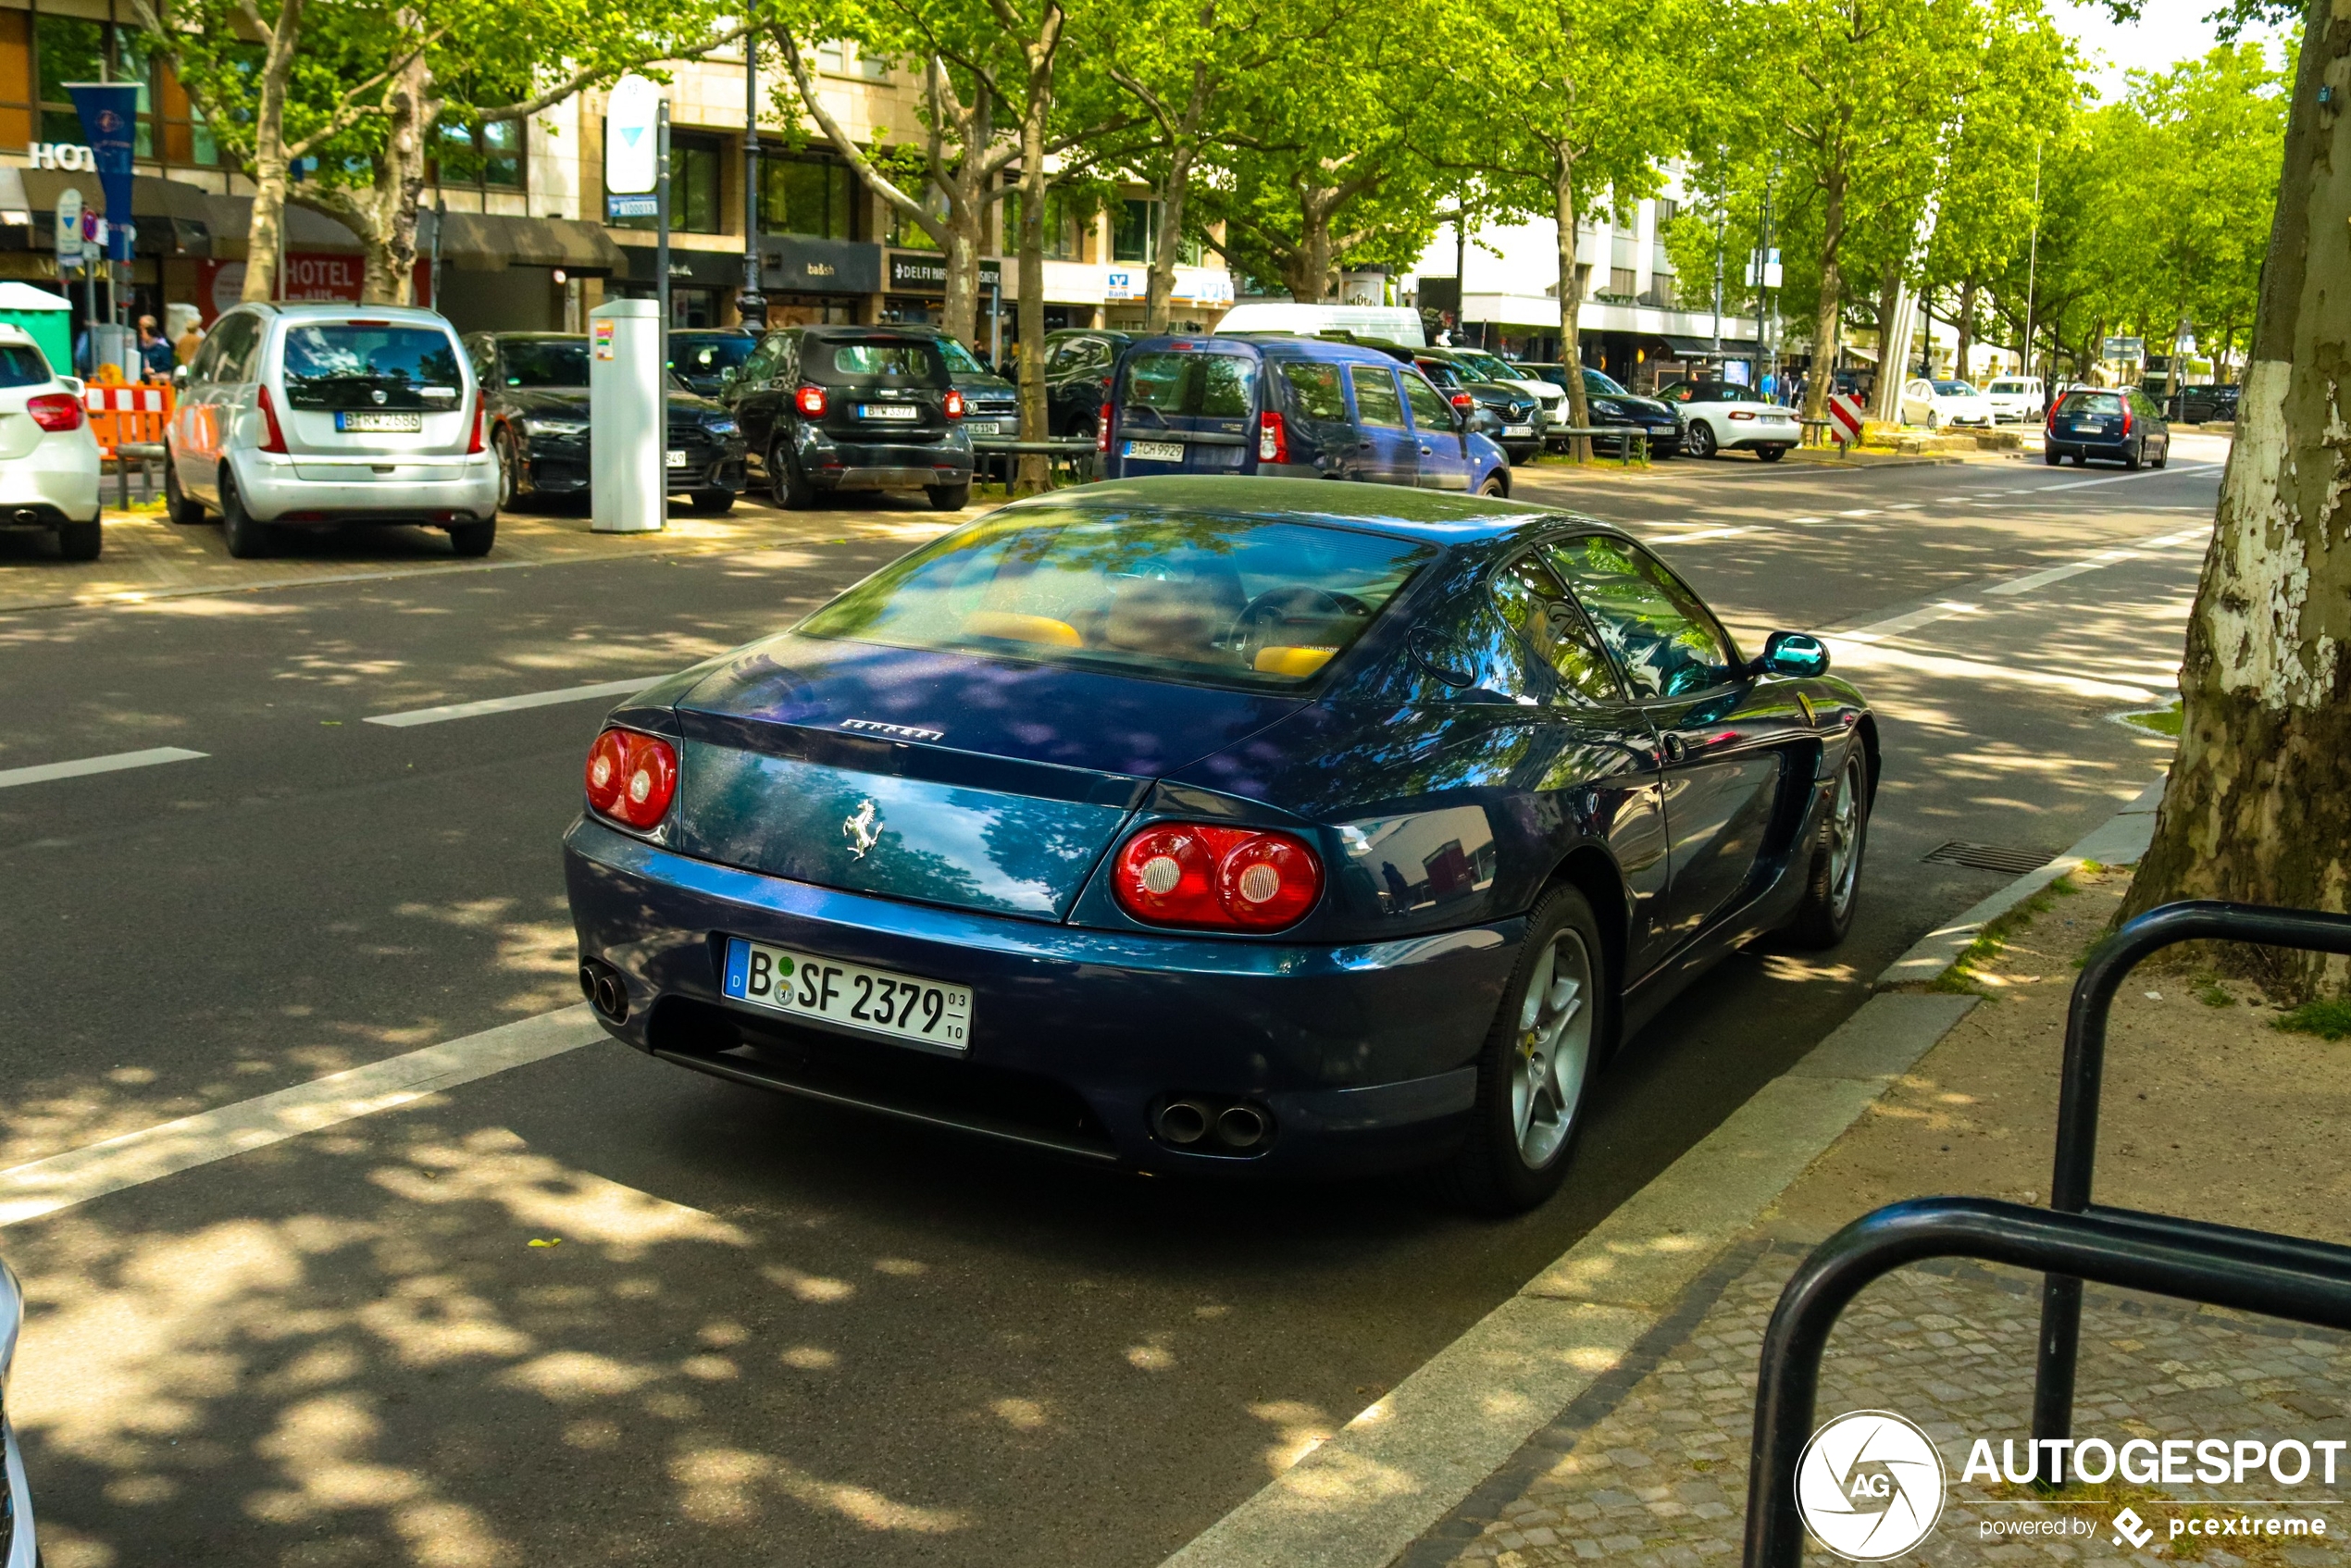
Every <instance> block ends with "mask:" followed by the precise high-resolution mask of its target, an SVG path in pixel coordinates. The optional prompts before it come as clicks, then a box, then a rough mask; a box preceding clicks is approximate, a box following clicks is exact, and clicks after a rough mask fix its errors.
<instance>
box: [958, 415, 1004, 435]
mask: <svg viewBox="0 0 2351 1568" xmlns="http://www.w3.org/2000/svg"><path fill="white" fill-rule="evenodd" d="M964 429H965V430H966V431H968V432H970V433H971V434H973V435H976V436H992V435H1001V434H1002V433H1003V429H1004V427H1003V426H1001V425H1000V424H998V423H997V422H996V421H995V420H993V419H966V420H964Z"/></svg>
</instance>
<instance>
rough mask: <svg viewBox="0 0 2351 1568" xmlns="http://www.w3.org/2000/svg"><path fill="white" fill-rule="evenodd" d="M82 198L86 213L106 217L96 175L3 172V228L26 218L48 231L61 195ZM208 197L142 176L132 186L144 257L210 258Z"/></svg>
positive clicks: (133, 214) (0, 183)
mask: <svg viewBox="0 0 2351 1568" xmlns="http://www.w3.org/2000/svg"><path fill="white" fill-rule="evenodd" d="M68 187H70V188H71V189H73V190H76V191H79V192H81V205H82V209H83V210H84V211H86V212H93V213H98V214H100V215H104V214H105V213H106V191H105V190H104V189H103V188H102V187H101V186H100V185H99V183H98V177H97V176H96V175H95V174H86V173H83V172H81V171H80V170H68V169H56V168H0V222H10V223H13V222H15V221H16V216H21V217H23V218H25V219H26V220H27V221H29V222H31V223H32V224H33V225H34V226H35V227H36V228H44V229H45V228H46V226H47V219H48V215H50V214H51V213H54V212H56V210H57V196H58V193H61V192H63V191H65V190H66V189H68ZM131 221H132V222H133V223H135V224H136V225H138V228H139V243H138V245H137V247H136V249H137V251H138V252H139V254H140V255H211V254H212V228H211V224H210V222H209V215H208V214H207V213H206V211H205V193H203V192H202V191H200V190H198V189H196V187H194V186H193V185H187V184H182V183H181V182H180V181H179V180H158V179H155V177H154V176H152V175H145V174H142V175H136V176H133V177H132V179H131Z"/></svg>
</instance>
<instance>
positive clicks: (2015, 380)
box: [1984, 376, 2049, 424]
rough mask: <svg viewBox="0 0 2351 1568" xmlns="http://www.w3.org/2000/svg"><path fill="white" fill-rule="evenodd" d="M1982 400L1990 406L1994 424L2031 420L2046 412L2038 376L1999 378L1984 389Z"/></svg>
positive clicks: (2046, 408) (2045, 399) (2047, 403)
mask: <svg viewBox="0 0 2351 1568" xmlns="http://www.w3.org/2000/svg"><path fill="white" fill-rule="evenodd" d="M1984 401H1985V402H1986V403H1989V404H1991V405H1992V419H1993V422H1994V423H1995V424H1996V423H1998V422H1999V421H2000V420H2002V419H2024V420H2033V419H2038V418H2040V417H2043V416H2044V415H2046V413H2047V412H2048V408H2049V402H2048V397H2047V395H2046V393H2045V392H2043V391H2042V389H2041V378H2040V377H2038V376H1999V377H1996V378H1994V380H1993V382H1992V384H1991V385H1990V386H1988V387H1986V388H1984Z"/></svg>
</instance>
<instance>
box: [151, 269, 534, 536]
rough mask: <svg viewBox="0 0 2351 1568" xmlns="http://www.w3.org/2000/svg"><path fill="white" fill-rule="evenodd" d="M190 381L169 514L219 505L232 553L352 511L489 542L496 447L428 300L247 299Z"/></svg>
mask: <svg viewBox="0 0 2351 1568" xmlns="http://www.w3.org/2000/svg"><path fill="white" fill-rule="evenodd" d="M485 433H486V432H485V429H484V427H483V422H482V408H481V392H480V388H479V387H478V386H477V385H476V384H475V381H474V374H473V368H472V367H471V366H470V365H468V364H467V363H466V355H464V353H463V352H462V351H461V350H460V349H459V348H458V345H457V335H456V333H455V332H454V331H453V330H451V328H450V326H449V323H448V322H447V321H446V320H444V319H443V318H442V317H440V316H438V315H436V314H434V313H433V312H432V311H429V310H417V309H412V308H408V307H404V306H399V305H239V306H238V307H237V308H235V309H234V310H230V311H228V312H226V313H224V314H223V315H222V316H221V317H220V319H219V320H218V321H216V322H214V323H213V327H212V330H211V332H210V333H209V334H207V335H206V336H205V342H204V347H203V348H201V349H199V350H198V351H197V352H196V356H195V358H194V359H193V361H191V362H190V364H189V365H188V366H187V367H186V368H185V369H184V370H183V371H182V372H181V373H180V404H179V408H178V411H177V412H176V413H175V414H174V415H173V417H172V420H171V426H170V429H169V432H168V437H167V444H168V447H169V450H170V461H169V462H168V464H167V465H166V475H165V483H166V486H167V490H168V496H169V501H170V506H171V516H172V520H173V521H175V522H180V523H200V522H203V521H204V520H205V513H206V511H207V510H211V511H217V512H218V513H219V514H220V521H221V525H222V528H223V529H224V531H225V532H226V533H227V535H228V542H229V554H231V555H237V556H252V555H259V554H265V553H266V552H267V550H268V548H269V545H270V543H271V541H272V539H273V537H274V535H275V534H276V532H277V531H278V530H279V529H288V528H303V527H315V526H321V525H332V524H336V523H347V522H371V523H417V524H420V525H422V526H424V527H427V528H438V529H447V530H448V533H449V542H450V544H451V545H452V546H453V547H454V549H455V550H456V553H457V554H460V555H483V554H489V551H490V546H491V542H492V541H494V540H495V539H496V537H497V529H498V461H497V458H496V456H495V455H494V454H491V451H490V448H489V445H488V443H487V442H485V441H484V440H483V437H484V435H485Z"/></svg>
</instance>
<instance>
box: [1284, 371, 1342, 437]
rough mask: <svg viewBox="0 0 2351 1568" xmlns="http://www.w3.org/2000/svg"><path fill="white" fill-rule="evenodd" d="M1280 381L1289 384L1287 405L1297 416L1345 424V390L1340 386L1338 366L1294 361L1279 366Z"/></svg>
mask: <svg viewBox="0 0 2351 1568" xmlns="http://www.w3.org/2000/svg"><path fill="white" fill-rule="evenodd" d="M1282 380H1285V381H1287V383H1289V403H1290V407H1291V408H1292V409H1294V410H1295V411H1296V412H1297V414H1298V416H1299V417H1300V418H1301V419H1325V420H1328V421H1329V422H1330V423H1332V424H1334V425H1344V424H1346V423H1347V389H1346V388H1344V387H1342V386H1340V385H1339V382H1338V367H1337V366H1336V365H1319V364H1316V363H1314V362H1313V361H1312V360H1293V361H1291V362H1290V363H1289V364H1287V365H1285V366H1283V367H1282Z"/></svg>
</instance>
